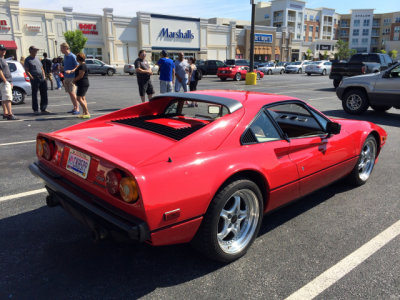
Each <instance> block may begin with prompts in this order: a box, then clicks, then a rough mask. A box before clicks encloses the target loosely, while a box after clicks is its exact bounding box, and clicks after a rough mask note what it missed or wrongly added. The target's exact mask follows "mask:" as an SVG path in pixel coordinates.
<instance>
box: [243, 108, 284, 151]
mask: <svg viewBox="0 0 400 300" xmlns="http://www.w3.org/2000/svg"><path fill="white" fill-rule="evenodd" d="M247 130H248V132H250V133H251V134H252V135H253V137H255V139H256V140H257V142H258V143H264V142H269V141H276V140H280V139H281V137H280V136H279V133H278V131H277V130H276V128H275V126H274V125H273V124H272V122H271V120H270V118H268V116H267V115H266V114H265V112H264V111H262V112H261V113H260V114H259V115H257V117H256V118H255V119H254V121H253V122H252V123H251V125H250V127H249V128H248V129H247Z"/></svg>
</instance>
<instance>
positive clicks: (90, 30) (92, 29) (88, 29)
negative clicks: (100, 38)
mask: <svg viewBox="0 0 400 300" xmlns="http://www.w3.org/2000/svg"><path fill="white" fill-rule="evenodd" d="M79 29H80V30H81V31H82V33H83V34H93V35H98V34H99V32H98V31H97V29H96V24H82V23H81V24H79Z"/></svg>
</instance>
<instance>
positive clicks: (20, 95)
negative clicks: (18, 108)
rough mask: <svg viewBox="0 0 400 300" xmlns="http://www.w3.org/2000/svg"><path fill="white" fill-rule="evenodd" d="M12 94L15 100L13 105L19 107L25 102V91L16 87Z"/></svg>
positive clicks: (12, 101)
mask: <svg viewBox="0 0 400 300" xmlns="http://www.w3.org/2000/svg"><path fill="white" fill-rule="evenodd" d="M12 93H13V99H12V100H11V103H12V104H15V105H18V104H22V103H24V102H25V92H24V91H23V90H21V89H19V88H16V87H14V88H13V90H12Z"/></svg>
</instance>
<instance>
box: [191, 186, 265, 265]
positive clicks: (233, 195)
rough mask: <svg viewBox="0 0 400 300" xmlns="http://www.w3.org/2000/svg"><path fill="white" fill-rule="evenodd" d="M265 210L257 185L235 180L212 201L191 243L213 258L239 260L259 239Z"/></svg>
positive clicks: (227, 260)
mask: <svg viewBox="0 0 400 300" xmlns="http://www.w3.org/2000/svg"><path fill="white" fill-rule="evenodd" d="M262 212H263V202H262V195H261V192H260V189H259V188H258V186H257V185H256V184H255V183H254V182H252V181H250V180H247V179H238V180H236V181H233V182H231V183H230V184H228V185H226V186H225V187H223V188H222V189H221V190H220V191H219V192H218V193H217V195H216V196H215V197H214V199H213V200H212V202H211V204H210V206H209V208H208V210H207V213H206V214H205V216H204V219H203V222H202V224H201V226H200V228H199V230H198V232H197V234H196V236H195V238H194V239H193V241H192V244H193V245H194V246H195V248H196V249H198V250H199V251H201V252H202V253H204V254H205V255H207V256H208V257H210V258H211V259H214V260H218V261H222V262H231V261H233V260H235V259H238V258H239V257H241V256H243V255H244V254H245V253H246V251H247V250H248V249H249V247H250V246H251V244H252V243H253V241H254V239H255V238H256V236H257V234H258V231H259V230H260V226H261V220H262Z"/></svg>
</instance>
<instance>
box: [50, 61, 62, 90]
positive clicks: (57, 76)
mask: <svg viewBox="0 0 400 300" xmlns="http://www.w3.org/2000/svg"><path fill="white" fill-rule="evenodd" d="M52 63H53V66H52V67H51V71H52V73H53V76H54V78H55V80H56V83H57V90H61V80H60V70H61V67H60V64H59V63H58V60H57V58H53V61H52Z"/></svg>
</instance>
